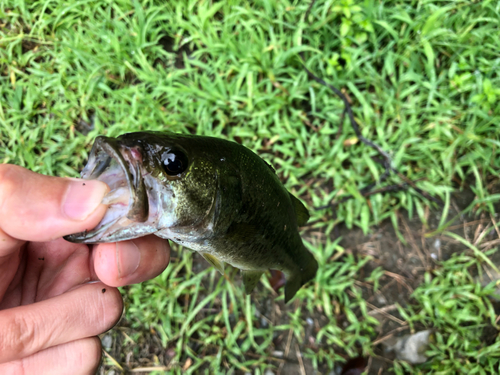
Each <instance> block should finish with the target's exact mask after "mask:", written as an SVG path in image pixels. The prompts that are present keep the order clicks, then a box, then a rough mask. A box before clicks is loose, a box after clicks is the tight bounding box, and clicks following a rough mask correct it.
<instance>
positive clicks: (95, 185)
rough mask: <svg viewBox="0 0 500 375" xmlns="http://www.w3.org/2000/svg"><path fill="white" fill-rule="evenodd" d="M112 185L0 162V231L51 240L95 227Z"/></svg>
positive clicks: (104, 209) (100, 217)
mask: <svg viewBox="0 0 500 375" xmlns="http://www.w3.org/2000/svg"><path fill="white" fill-rule="evenodd" d="M108 191H109V187H108V186H107V185H106V184H105V183H103V182H101V181H97V180H89V181H87V180H80V179H76V178H75V179H72V178H60V177H50V176H44V175H41V174H38V173H34V172H31V171H29V170H27V169H25V168H21V167H18V166H15V165H10V164H0V233H1V232H2V231H3V232H4V233H5V234H7V235H9V236H10V237H13V238H16V239H19V240H24V241H37V242H43V241H49V240H52V239H55V238H58V237H61V236H63V235H67V234H71V233H76V232H82V231H85V230H88V229H92V228H93V227H95V226H96V225H97V224H98V223H99V221H100V220H101V219H102V217H103V216H104V213H105V212H106V206H105V205H103V204H101V200H102V198H103V197H104V195H105V194H106V193H107V192H108Z"/></svg>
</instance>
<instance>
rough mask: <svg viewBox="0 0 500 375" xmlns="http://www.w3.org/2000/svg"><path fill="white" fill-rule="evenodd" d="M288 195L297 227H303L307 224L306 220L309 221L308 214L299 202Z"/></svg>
mask: <svg viewBox="0 0 500 375" xmlns="http://www.w3.org/2000/svg"><path fill="white" fill-rule="evenodd" d="M288 194H289V195H290V199H291V200H292V203H293V207H294V208H295V215H297V225H298V226H299V227H301V226H303V225H305V223H307V220H309V212H308V211H307V208H306V207H305V206H304V205H303V204H302V202H301V201H299V200H298V199H297V198H295V197H294V196H293V195H292V194H290V193H288Z"/></svg>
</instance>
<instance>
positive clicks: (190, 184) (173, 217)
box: [65, 132, 217, 243]
mask: <svg viewBox="0 0 500 375" xmlns="http://www.w3.org/2000/svg"><path fill="white" fill-rule="evenodd" d="M81 177H82V178H83V179H86V180H93V179H97V180H100V181H103V182H105V183H106V184H107V185H108V186H109V188H110V192H109V193H108V194H107V195H106V196H105V197H104V199H103V203H104V204H107V205H108V209H107V211H106V213H105V215H104V217H103V219H102V220H101V222H100V223H99V224H98V225H97V227H95V228H93V229H91V230H88V231H85V232H81V233H75V234H71V235H69V236H66V237H65V239H66V240H68V241H71V242H81V243H102V242H115V241H123V240H127V239H132V238H137V237H141V236H145V235H148V234H153V233H156V232H159V231H163V232H165V231H168V230H169V228H190V230H191V231H193V230H194V231H195V230H197V228H199V227H200V226H202V224H203V223H204V222H205V221H206V217H207V216H208V215H210V214H211V213H212V214H213V211H214V210H213V208H214V204H215V203H214V202H215V200H216V195H217V168H216V165H214V163H212V162H211V160H209V159H208V158H206V157H204V156H203V154H202V153H200V152H199V148H198V147H197V145H196V142H192V140H191V139H190V137H189V136H183V135H178V134H172V133H156V132H138V133H128V134H124V135H121V136H119V137H118V138H111V137H105V136H99V137H97V138H96V140H95V142H94V145H93V147H92V150H91V152H90V155H89V160H88V163H87V164H86V166H85V167H84V169H83V171H82V172H81Z"/></svg>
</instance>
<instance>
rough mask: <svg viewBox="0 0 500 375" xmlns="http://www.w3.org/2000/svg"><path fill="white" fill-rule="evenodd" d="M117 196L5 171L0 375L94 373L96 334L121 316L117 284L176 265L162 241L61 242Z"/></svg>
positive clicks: (0, 197)
mask: <svg viewBox="0 0 500 375" xmlns="http://www.w3.org/2000/svg"><path fill="white" fill-rule="evenodd" d="M108 190H109V188H108V187H107V185H106V184H104V183H102V182H100V181H84V180H78V179H67V178H58V177H49V176H44V175H40V174H37V173H34V172H31V171H28V170H26V169H24V168H21V167H18V166H14V165H7V164H0V374H19V373H25V374H31V373H36V374H47V373H50V374H59V373H60V374H68V373H71V374H76V373H82V374H87V373H93V372H94V371H95V370H96V368H97V366H98V364H99V361H100V358H101V346H100V341H99V339H98V338H96V337H95V336H96V335H98V334H100V333H102V332H105V331H106V330H108V329H110V328H111V327H112V326H113V325H114V324H116V322H117V321H118V319H119V318H120V315H121V313H122V309H123V307H122V306H123V303H122V299H121V296H120V293H119V291H118V290H117V289H116V288H115V287H117V286H123V285H128V284H132V283H137V282H141V281H144V280H147V279H150V278H153V277H155V276H157V275H158V274H160V273H161V272H162V271H163V270H164V269H165V267H166V266H167V265H168V262H169V259H170V247H169V245H168V242H167V241H165V240H163V239H160V238H159V237H156V236H154V235H151V236H146V237H142V238H137V239H134V240H133V241H123V242H117V243H107V244H99V245H94V246H91V247H89V246H87V245H83V244H74V243H70V242H67V241H65V240H63V239H62V238H60V237H62V236H63V235H67V234H71V233H76V232H82V231H84V230H86V229H91V228H93V227H95V226H96V225H97V224H98V223H99V221H100V220H101V219H102V217H103V216H104V213H105V211H106V206H104V205H102V204H100V202H101V200H102V198H103V196H104V195H105V194H106V192H107V191H108ZM92 281H94V282H93V283H89V282H92ZM110 286H111V287H110Z"/></svg>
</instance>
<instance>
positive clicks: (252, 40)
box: [0, 0, 500, 374]
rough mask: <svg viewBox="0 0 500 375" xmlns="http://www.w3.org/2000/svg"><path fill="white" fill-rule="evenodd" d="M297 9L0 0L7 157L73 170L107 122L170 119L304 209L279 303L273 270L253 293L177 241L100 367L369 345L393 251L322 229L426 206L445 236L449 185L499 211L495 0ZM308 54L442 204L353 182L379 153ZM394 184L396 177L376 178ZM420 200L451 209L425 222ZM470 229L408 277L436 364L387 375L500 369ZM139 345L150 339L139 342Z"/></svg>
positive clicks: (349, 353)
mask: <svg viewBox="0 0 500 375" xmlns="http://www.w3.org/2000/svg"><path fill="white" fill-rule="evenodd" d="M308 6H309V4H308V3H305V2H298V1H295V2H293V1H292V2H288V1H279V2H278V1H272V0H269V1H264V0H263V1H244V0H241V1H238V0H232V1H223V2H213V1H179V0H176V1H169V2H159V1H142V2H139V1H133V2H131V1H128V0H127V1H125V0H119V1H113V2H111V1H105V0H102V1H99V0H95V1H94V0H88V1H75V2H66V1H59V0H53V1H22V0H17V1H14V0H6V1H3V2H2V3H1V4H0V161H1V162H4V163H15V164H19V165H22V166H25V167H27V168H30V169H32V170H34V171H37V172H40V173H46V174H50V175H60V176H77V175H78V172H79V170H81V168H82V166H83V165H84V163H85V159H86V157H87V155H88V152H89V150H90V145H91V144H92V141H93V139H94V138H95V137H96V136H97V135H101V134H105V135H108V136H116V135H119V134H122V133H124V132H130V131H137V130H144V129H148V130H162V129H168V130H171V131H175V132H189V133H194V134H205V135H213V136H218V137H223V138H227V139H232V140H239V141H241V142H242V143H243V144H244V145H245V146H247V147H249V148H251V149H253V150H254V151H256V152H257V153H258V154H259V155H261V156H262V157H263V158H264V159H266V160H267V161H268V162H270V163H271V164H272V165H273V166H274V167H275V168H276V170H277V172H278V174H279V176H280V178H281V179H282V181H283V182H284V183H285V185H286V186H287V188H288V189H290V190H291V191H292V192H294V193H295V194H296V195H298V196H300V197H301V198H302V199H303V201H305V202H306V203H307V205H308V207H309V209H310V212H311V215H312V217H311V222H314V223H315V224H314V225H312V226H309V227H307V228H306V229H305V231H304V238H305V239H306V241H307V245H308V247H309V248H310V250H311V251H312V252H313V253H314V254H315V256H316V258H317V259H318V261H319V263H320V265H321V268H320V271H319V272H318V276H317V278H316V280H315V282H314V283H311V285H309V286H308V287H307V288H304V289H303V290H301V292H300V293H299V294H298V297H297V298H296V300H295V302H292V303H291V304H290V306H286V307H284V306H283V303H282V297H278V298H277V299H276V300H275V301H274V300H273V299H274V298H275V295H274V294H273V292H272V290H271V287H270V285H269V282H268V281H267V279H264V278H263V280H262V283H261V285H260V287H259V288H258V289H259V290H258V291H256V292H255V293H254V294H253V295H252V297H251V298H250V297H245V296H244V294H243V292H242V288H241V286H240V285H239V281H240V276H239V275H236V272H234V271H232V272H229V273H228V275H227V277H226V278H222V279H220V278H218V276H217V275H216V272H215V271H213V270H212V269H203V267H202V269H200V263H199V260H198V259H197V256H196V255H192V254H191V253H190V252H188V251H180V252H179V253H177V256H176V257H175V259H174V260H173V261H172V264H171V265H170V266H169V267H168V269H167V270H166V271H165V272H164V273H163V274H162V275H161V276H159V277H158V278H156V279H155V280H152V281H150V282H147V283H143V284H141V285H135V286H131V287H128V288H124V290H123V292H124V294H125V295H126V300H127V314H126V322H127V323H126V324H125V325H124V326H123V327H122V328H120V327H119V328H117V329H116V330H115V331H114V332H115V336H116V337H118V336H120V337H122V336H121V335H122V334H123V335H126V336H127V337H128V338H125V339H123V337H122V338H121V339H120V340H122V341H120V342H121V343H122V344H123V345H122V348H121V350H115V351H116V353H117V354H116V355H117V356H118V357H116V358H115V362H113V361H111V360H109V359H108V363H107V364H108V366H109V367H113V366H114V368H115V369H119V368H120V367H122V368H132V367H141V366H143V365H140V362H139V358H147V359H148V361H149V362H148V366H149V367H151V366H153V367H156V368H157V369H162V368H163V369H164V370H165V369H167V368H168V371H173V372H174V373H180V372H186V373H198V372H203V371H205V372H210V373H216V372H228V373H230V372H231V371H236V372H237V371H243V372H252V373H264V372H265V371H266V369H271V368H279V367H280V366H282V365H281V364H282V363H283V360H282V358H281V357H279V356H277V354H276V353H274V352H275V351H280V350H281V351H284V352H285V354H286V355H289V357H290V358H292V354H293V353H294V351H295V343H298V344H300V345H299V346H297V348H298V350H300V352H302V353H303V354H304V361H305V364H306V365H307V366H312V367H311V368H316V369H318V371H327V369H334V368H335V367H336V366H341V364H342V363H344V362H345V361H346V360H347V359H348V358H349V357H356V356H357V355H359V354H361V355H364V356H367V355H375V354H374V353H375V352H376V345H374V344H373V343H374V342H375V339H376V337H377V335H378V334H379V333H380V329H381V321H380V319H375V318H374V317H373V315H370V314H369V310H370V308H369V307H368V305H367V300H368V296H369V295H373V294H374V293H375V294H376V293H377V290H379V288H381V287H380V285H381V284H380V283H382V284H383V283H384V280H385V279H384V277H385V276H384V273H383V272H384V264H381V266H380V268H377V267H375V266H376V265H377V263H376V262H374V260H376V259H373V257H370V256H363V255H359V254H356V253H355V252H354V253H353V252H352V251H350V250H351V249H350V248H349V247H348V246H347V245H345V244H344V243H343V242H342V241H340V242H339V240H333V239H331V238H333V237H334V236H333V234H334V232H333V228H334V226H335V225H336V224H338V223H344V224H345V226H346V227H347V228H349V229H352V230H353V231H355V230H360V231H362V232H363V233H364V234H369V233H373V231H375V230H376V229H375V228H376V225H378V224H379V223H381V222H382V221H383V220H386V219H388V220H391V222H392V223H393V225H394V226H395V227H396V230H397V233H398V234H399V240H400V242H401V243H403V244H404V243H406V242H408V238H407V237H406V236H405V235H404V234H402V232H403V230H402V227H401V225H402V223H401V220H402V219H401V218H402V216H405V217H413V216H417V217H418V218H419V220H420V222H421V223H423V227H424V228H425V233H423V235H424V234H425V235H427V237H430V236H438V235H439V236H446V233H448V232H449V231H448V228H449V227H450V226H452V225H453V222H452V221H451V220H449V219H450V215H452V214H456V212H455V211H454V206H453V202H454V200H453V199H454V198H453V197H454V195H453V194H452V193H453V192H456V191H462V190H465V189H471V191H472V192H473V195H474V199H475V200H474V202H473V203H472V204H471V205H470V206H469V208H468V213H469V214H472V213H474V214H476V215H480V214H482V215H483V217H489V216H488V215H489V214H490V213H491V214H494V213H495V204H497V203H498V200H499V194H497V193H495V191H494V185H495V183H496V182H497V181H498V171H499V169H500V157H499V153H498V149H499V147H500V132H499V131H498V126H499V122H500V106H498V102H499V101H500V76H499V74H498V72H499V69H500V52H499V51H500V32H499V31H498V30H500V5H499V4H498V2H496V1H487V0H484V1H461V0H458V1H437V0H434V1H430V0H429V1H402V0H394V1H385V2H380V1H370V0H365V1H354V0H332V1H330V0H328V1H322V0H318V1H317V2H316V3H315V4H314V6H313V7H312V9H311V13H310V14H309V16H308V18H307V19H305V13H306V10H307V8H308ZM300 52H303V53H304V56H305V58H306V66H307V67H308V68H309V69H310V70H312V71H313V72H315V74H317V75H318V76H320V77H322V78H324V79H325V80H327V81H328V82H331V83H332V84H334V85H335V86H336V87H339V88H341V89H343V90H344V92H345V93H346V95H348V97H349V99H350V100H351V102H352V107H353V111H354V113H355V116H356V118H357V119H358V121H359V123H360V124H361V128H362V133H363V135H364V136H365V137H367V138H368V139H371V140H373V141H375V142H377V143H378V144H379V145H380V146H382V147H383V148H384V149H385V150H386V151H388V152H389V153H390V154H391V155H392V157H393V160H394V165H395V166H397V168H398V169H399V170H400V171H401V172H402V174H404V175H405V176H407V177H408V178H410V179H412V180H414V181H417V182H416V185H417V186H418V187H419V188H421V189H423V190H424V191H426V192H428V193H429V194H430V195H432V196H434V197H438V198H440V199H442V200H443V201H444V202H445V205H444V207H443V208H441V207H437V206H435V205H433V204H432V203H431V202H429V201H428V200H427V199H425V198H423V197H422V196H420V195H418V194H417V193H416V192H415V191H414V190H413V189H412V188H410V189H408V190H405V191H399V192H393V193H384V194H375V195H373V196H370V197H369V198H364V197H362V196H361V195H360V194H359V190H360V189H362V188H363V187H364V186H367V185H368V184H370V183H371V182H372V181H373V180H376V179H378V177H379V176H380V175H381V174H382V173H383V168H382V167H381V165H380V164H378V163H377V161H376V158H377V156H378V155H377V153H376V152H375V151H374V150H372V149H370V148H367V147H366V146H364V145H363V144H360V143H359V142H358V141H357V139H356V137H355V134H354V132H353V130H352V128H351V127H350V126H349V124H348V122H347V121H346V122H345V123H344V124H343V126H341V125H340V124H339V121H340V117H341V114H342V111H343V106H342V103H341V102H340V100H339V99H338V98H336V97H335V96H334V95H332V94H331V93H330V92H329V91H328V89H327V88H325V87H323V86H320V85H318V84H316V83H315V82H313V81H310V80H309V79H308V78H307V74H306V73H305V71H304V70H303V68H302V66H301V60H300V57H299V53H300ZM401 182H402V181H401V180H400V179H399V177H397V176H392V177H391V178H390V179H389V180H388V181H387V182H386V183H385V184H384V185H383V186H386V185H390V184H396V183H401ZM348 194H352V195H353V196H354V198H353V199H350V200H348V201H347V202H345V203H342V204H340V205H339V207H338V208H337V211H336V215H335V216H332V215H331V213H330V212H329V211H328V210H314V207H319V206H323V205H326V204H328V203H329V202H330V201H331V200H332V199H336V200H339V199H341V198H342V197H344V196H346V195H348ZM497 207H498V205H497ZM429 208H431V209H433V210H441V211H442V214H441V215H440V219H439V220H438V221H437V222H436V223H434V222H433V220H432V218H431V216H429V212H430V211H429ZM432 212H434V211H432ZM403 213H404V214H403ZM406 213H407V214H406ZM433 215H434V214H433ZM485 215H486V216H485ZM493 217H494V216H493ZM492 220H494V219H492ZM493 223H494V221H493V222H492V225H493ZM356 228H358V229H356ZM464 228H465V227H464ZM492 228H493V227H490V229H492ZM483 229H484V228H483ZM447 231H448V232H447ZM400 232H401V233H400ZM314 233H322V235H321V236H319V237H318V236H317V235H315V234H314ZM363 233H360V236H361V235H362V234H363ZM449 233H451V232H449ZM466 234H467V233H466V232H462V233H460V234H457V233H456V232H455V234H454V236H455V237H454V238H453V240H454V241H455V242H457V241H458V243H459V244H461V246H462V247H461V248H460V251H459V252H458V253H457V254H456V256H455V257H452V258H450V259H448V260H444V259H443V260H441V259H439V261H438V262H434V263H433V264H432V269H427V270H421V271H419V272H420V273H419V274H418V275H420V276H421V279H419V280H421V281H422V283H421V284H420V286H418V287H417V288H416V289H415V291H414V294H413V297H412V299H411V300H408V301H407V302H408V303H407V304H405V305H402V306H400V307H399V310H398V311H397V313H395V314H396V315H397V316H399V318H398V319H400V320H403V321H404V322H405V323H406V324H408V326H409V327H411V328H412V329H413V330H419V329H421V328H422V327H428V328H433V329H436V330H437V331H436V332H437V333H436V334H435V342H434V343H433V344H432V345H431V348H430V350H429V352H428V354H429V358H430V359H429V362H428V363H426V364H424V365H419V366H412V365H408V364H405V363H404V362H400V361H397V360H396V361H395V362H393V363H392V364H391V365H390V367H391V368H392V370H393V371H395V372H396V373H400V374H402V373H415V374H418V373H423V372H426V373H436V374H437V373H439V374H445V373H450V374H452V373H460V372H469V373H471V374H474V373H478V374H482V373H492V372H493V373H495V372H498V371H499V370H498V368H499V363H500V360H499V354H500V349H499V348H498V345H499V344H498V343H499V342H500V341H498V340H497V339H495V340H493V341H491V342H485V341H482V340H481V337H482V335H483V330H484V327H497V325H498V323H497V321H496V316H497V315H498V312H495V309H494V308H493V305H492V302H491V299H490V297H491V296H492V294H493V292H494V284H489V285H486V286H482V285H481V284H480V283H479V282H478V281H477V279H476V274H477V273H478V272H480V271H478V270H483V269H488V270H490V269H492V268H491V265H488V262H486V260H487V259H489V258H490V257H492V256H493V255H492V254H486V256H485V253H484V252H483V248H478V246H479V245H480V244H481V241H479V242H477V243H476V244H475V243H474V241H472V239H470V238H467V235H466ZM457 236H460V237H459V238H457ZM424 237H425V236H424ZM452 237H453V236H452ZM433 238H435V237H433ZM448 238H449V237H448ZM493 266H494V265H493ZM481 272H482V271H481ZM235 275H236V276H235ZM379 284H380V285H379ZM276 309H278V310H276ZM262 311H266V312H269V314H271V313H272V314H273V315H272V316H267V315H266V314H267V313H262ZM464 314H465V317H464ZM308 317H309V318H310V319H311V321H313V324H309V323H307V322H308V320H307V318H308ZM305 322H306V323H305ZM309 322H310V321H309ZM495 329H496V328H495ZM115 336H114V337H115ZM291 337H293V340H292V341H293V345H292V341H290V339H289V338H291ZM311 337H312V342H311V341H307V340H309V339H310V338H311ZM116 340H118V339H116ZM148 345H149V347H150V348H154V350H153V349H151V350H150V352H147V351H145V349H141V348H145V347H146V346H148ZM287 348H288V352H287ZM115 349H116V348H115ZM118 349H120V348H118ZM110 350H111V349H110ZM151 351H152V352H153V354H154V355H153V354H151ZM374 351H375V352H374ZM128 352H130V353H132V354H131V357H132V358H134V360H133V361H132V362H127V361H126V353H128ZM165 353H167V354H165ZM273 353H274V354H273ZM290 353H292V354H290ZM373 358H375V357H373ZM131 363H132V364H131ZM299 365H300V363H298V364H297V366H299ZM162 366H166V367H162ZM109 367H108V368H109ZM143 367H147V366H143ZM299 367H300V366H299ZM297 368H298V367H297ZM282 370H283V369H282ZM103 371H104V370H103Z"/></svg>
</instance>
